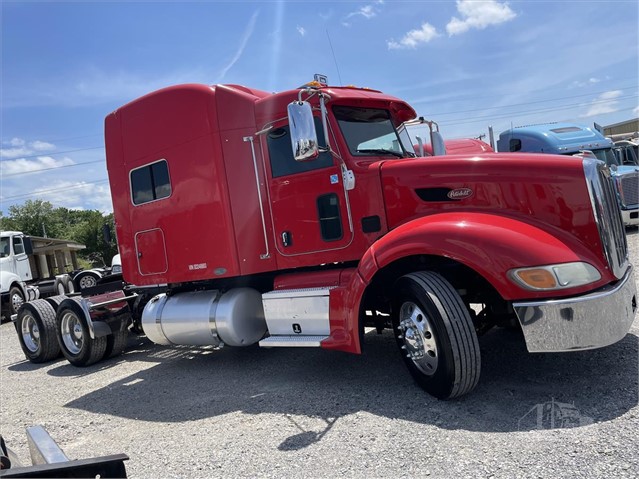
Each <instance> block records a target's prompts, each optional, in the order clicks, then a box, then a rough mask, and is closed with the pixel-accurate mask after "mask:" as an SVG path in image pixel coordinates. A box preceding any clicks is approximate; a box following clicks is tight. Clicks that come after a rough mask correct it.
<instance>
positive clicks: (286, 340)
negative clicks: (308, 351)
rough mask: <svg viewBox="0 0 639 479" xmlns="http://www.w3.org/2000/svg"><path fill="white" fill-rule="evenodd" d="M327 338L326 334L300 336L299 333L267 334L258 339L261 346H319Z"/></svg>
mask: <svg viewBox="0 0 639 479" xmlns="http://www.w3.org/2000/svg"><path fill="white" fill-rule="evenodd" d="M326 338H328V336H321V335H313V336H311V335H308V336H300V335H299V334H290V335H284V334H278V335H276V336H269V337H268V338H265V339H262V340H261V341H260V346H261V347H263V348H319V347H320V343H321V342H322V341H323V340H325V339H326Z"/></svg>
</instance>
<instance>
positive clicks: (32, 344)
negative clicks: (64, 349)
mask: <svg viewBox="0 0 639 479" xmlns="http://www.w3.org/2000/svg"><path fill="white" fill-rule="evenodd" d="M21 333H22V341H23V342H24V345H25V346H26V348H27V349H28V350H29V351H30V352H32V353H37V352H38V350H39V349H40V328H39V327H38V323H37V322H36V320H35V318H34V317H33V316H31V315H30V314H27V315H25V316H23V317H22V331H21Z"/></svg>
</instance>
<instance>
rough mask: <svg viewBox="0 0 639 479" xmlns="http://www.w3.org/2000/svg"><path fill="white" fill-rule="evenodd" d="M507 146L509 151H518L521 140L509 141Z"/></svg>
mask: <svg viewBox="0 0 639 479" xmlns="http://www.w3.org/2000/svg"><path fill="white" fill-rule="evenodd" d="M509 146H510V151H519V150H521V140H519V139H511V140H510V145H509Z"/></svg>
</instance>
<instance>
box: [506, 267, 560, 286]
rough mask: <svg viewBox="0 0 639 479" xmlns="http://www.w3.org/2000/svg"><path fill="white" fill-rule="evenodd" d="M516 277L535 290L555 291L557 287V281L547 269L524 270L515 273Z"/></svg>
mask: <svg viewBox="0 0 639 479" xmlns="http://www.w3.org/2000/svg"><path fill="white" fill-rule="evenodd" d="M515 275H516V276H517V278H518V279H519V281H521V282H522V283H524V284H525V285H527V286H530V287H531V288H534V289H554V288H556V287H557V280H556V279H555V277H554V276H553V274H552V273H551V272H550V271H548V270H545V269H541V268H532V269H522V270H519V271H517V272H515Z"/></svg>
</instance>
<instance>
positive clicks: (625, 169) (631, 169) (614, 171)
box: [610, 165, 639, 176]
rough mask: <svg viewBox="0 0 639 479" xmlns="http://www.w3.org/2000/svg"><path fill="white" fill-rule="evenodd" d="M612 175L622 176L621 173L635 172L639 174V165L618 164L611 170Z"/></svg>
mask: <svg viewBox="0 0 639 479" xmlns="http://www.w3.org/2000/svg"><path fill="white" fill-rule="evenodd" d="M610 172H611V174H612V176H621V175H628V174H633V173H634V174H635V175H639V166H637V165H623V166H617V167H616V168H614V169H611V170H610Z"/></svg>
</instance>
